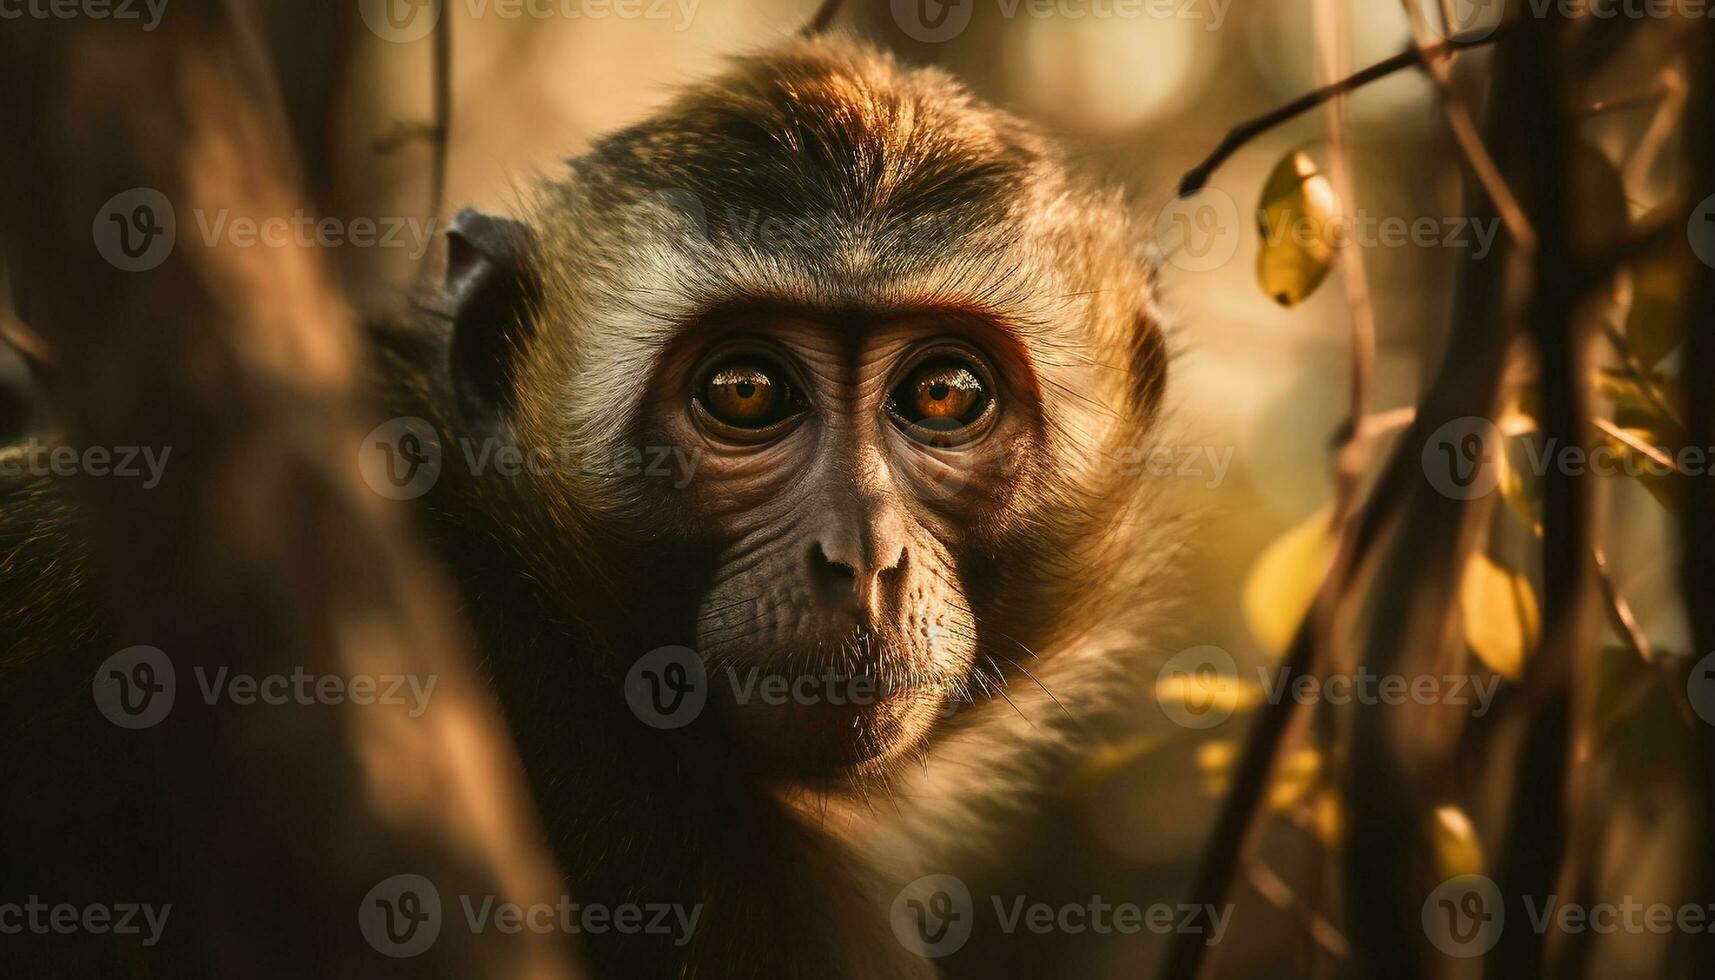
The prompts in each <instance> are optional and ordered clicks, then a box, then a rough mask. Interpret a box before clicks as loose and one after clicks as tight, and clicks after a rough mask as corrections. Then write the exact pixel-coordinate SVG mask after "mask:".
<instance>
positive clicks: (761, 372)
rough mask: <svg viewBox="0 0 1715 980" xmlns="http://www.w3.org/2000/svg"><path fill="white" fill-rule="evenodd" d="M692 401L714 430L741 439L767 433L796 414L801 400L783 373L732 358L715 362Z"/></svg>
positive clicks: (769, 365)
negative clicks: (717, 363) (704, 414)
mask: <svg viewBox="0 0 1715 980" xmlns="http://www.w3.org/2000/svg"><path fill="white" fill-rule="evenodd" d="M693 402H694V403H695V404H696V405H697V407H698V408H701V409H702V410H703V412H704V413H706V415H707V417H708V418H709V419H710V420H712V421H713V422H715V423H717V426H716V427H717V429H722V430H732V432H731V433H728V432H724V431H723V434H737V435H740V436H741V437H743V438H754V437H757V436H760V435H764V434H767V433H769V432H771V431H772V430H773V429H774V427H775V426H777V425H779V424H780V423H781V422H784V421H786V420H787V419H789V418H791V417H792V416H793V415H795V414H797V412H798V411H799V409H801V408H802V407H803V401H802V400H801V399H800V398H799V397H798V394H797V392H795V391H794V390H793V389H792V385H791V384H790V383H789V382H788V381H787V380H786V374H785V372H784V371H782V370H780V369H779V368H776V367H774V366H773V365H771V364H768V363H767V362H765V361H756V360H749V359H746V360H735V361H726V362H723V363H721V364H719V365H716V366H715V368H714V369H713V370H711V371H710V372H709V373H708V376H707V377H706V378H705V379H704V380H703V383H702V385H701V386H700V387H699V388H698V390H697V393H696V395H695V396H694V397H693Z"/></svg>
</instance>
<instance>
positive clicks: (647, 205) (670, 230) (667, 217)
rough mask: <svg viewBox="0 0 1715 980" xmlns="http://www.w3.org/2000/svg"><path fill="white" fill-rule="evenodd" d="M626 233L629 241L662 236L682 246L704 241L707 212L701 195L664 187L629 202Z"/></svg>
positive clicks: (707, 228) (707, 225)
mask: <svg viewBox="0 0 1715 980" xmlns="http://www.w3.org/2000/svg"><path fill="white" fill-rule="evenodd" d="M626 233H627V237H629V238H631V239H633V240H639V239H643V240H650V241H654V240H658V239H665V240H666V241H667V242H668V243H669V244H671V245H674V246H677V247H680V248H684V247H687V246H690V245H693V244H700V243H702V242H706V241H708V237H709V215H708V211H707V210H706V209H705V208H704V207H703V201H702V198H700V197H698V196H697V195H695V194H693V193H691V192H690V191H688V190H684V189H683V188H679V187H664V188H661V189H659V190H654V191H650V192H649V193H648V194H645V195H644V196H643V198H642V199H641V200H639V201H638V202H637V203H636V204H634V205H632V207H631V213H630V214H629V215H628V216H627V218H626Z"/></svg>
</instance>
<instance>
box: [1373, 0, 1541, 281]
mask: <svg viewBox="0 0 1715 980" xmlns="http://www.w3.org/2000/svg"><path fill="white" fill-rule="evenodd" d="M1402 2H1403V3H1404V5H1405V12H1406V15H1407V16H1408V17H1410V18H1411V31H1412V36H1413V38H1414V39H1415V43H1416V44H1417V45H1418V50H1420V51H1428V50H1429V47H1430V46H1426V45H1425V44H1424V43H1423V42H1424V38H1425V37H1426V36H1427V35H1428V33H1429V27H1428V25H1427V24H1426V23H1425V22H1424V19H1423V14H1422V11H1420V10H1419V9H1418V7H1417V5H1416V4H1415V3H1414V2H1413V0H1402ZM1449 6H1450V0H1449V3H1448V4H1445V5H1443V8H1442V11H1441V15H1442V17H1443V18H1447V17H1449V16H1451V15H1452V13H1451V11H1450V10H1449V9H1448V7H1449ZM1423 66H1424V69H1425V70H1426V71H1427V72H1428V73H1429V80H1430V82H1431V84H1433V85H1434V86H1435V92H1436V95H1437V101H1438V102H1439V103H1440V105H1441V114H1442V116H1443V117H1445V118H1446V120H1447V129H1448V131H1449V132H1451V133H1452V134H1453V141H1454V142H1455V143H1457V144H1458V145H1459V153H1460V155H1461V156H1462V157H1463V159H1464V162H1465V166H1466V167H1467V168H1468V169H1469V170H1470V172H1471V176H1472V177H1474V178H1476V180H1477V183H1479V184H1481V185H1482V186H1483V190H1484V191H1486V192H1487V193H1488V195H1489V199H1490V200H1492V201H1494V202H1495V210H1496V211H1497V212H1499V214H1500V216H1501V220H1502V221H1503V222H1505V223H1506V226H1507V232H1508V233H1509V234H1510V235H1512V237H1513V241H1515V242H1517V243H1518V245H1519V247H1520V248H1522V249H1525V250H1526V251H1530V250H1534V249H1535V248H1536V232H1535V230H1533V229H1532V228H1531V226H1530V221H1529V220H1527V219H1526V218H1525V216H1524V209H1523V208H1521V207H1520V206H1519V203H1518V198H1517V197H1515V196H1514V195H1513V192H1512V188H1511V187H1508V186H1507V182H1506V181H1505V180H1504V179H1502V178H1501V171H1500V168H1499V167H1497V166H1495V160H1494V157H1492V156H1490V155H1489V148H1488V147H1487V146H1485V145H1483V138H1482V135H1481V134H1479V133H1478V132H1477V124H1476V122H1475V121H1474V120H1472V118H1471V112H1470V110H1469V109H1468V108H1467V107H1466V106H1465V103H1464V102H1462V101H1460V100H1459V99H1458V98H1457V97H1456V96H1455V95H1454V94H1453V74H1452V72H1450V71H1449V70H1448V66H1447V62H1446V60H1445V59H1442V58H1430V57H1427V56H1426V57H1425V58H1424V59H1423Z"/></svg>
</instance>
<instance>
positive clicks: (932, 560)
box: [449, 41, 1166, 779]
mask: <svg viewBox="0 0 1715 980" xmlns="http://www.w3.org/2000/svg"><path fill="white" fill-rule="evenodd" d="M570 169H571V173H570V175H569V177H568V178H567V179H564V180H560V181H553V182H548V183H545V184H544V185H542V186H541V187H540V188H539V190H538V191H537V193H536V194H535V196H534V198H533V200H531V201H530V202H529V204H528V206H526V207H525V208H523V209H522V210H523V211H524V212H525V213H527V214H528V218H527V219H526V220H524V221H522V222H513V221H508V220H502V219H494V218H484V217H481V216H477V215H472V214H467V215H465V216H463V217H462V218H461V221H460V223H459V225H458V227H456V228H455V229H454V230H453V232H452V236H451V249H450V253H451V254H450V263H449V286H450V290H451V293H452V296H453V299H454V303H455V335H454V340H453V362H454V375H455V381H456V387H457V392H458V397H459V404H460V406H461V411H462V414H463V416H464V418H465V419H466V420H467V424H468V425H469V426H470V427H471V428H473V429H475V430H477V431H487V432H494V433H499V434H502V435H503V436H504V437H505V438H506V439H508V440H510V441H512V442H514V443H516V444H517V445H518V446H519V447H521V448H523V449H524V451H525V453H526V455H530V454H535V455H536V456H537V457H539V458H543V459H548V460H552V461H554V465H551V466H545V467H529V468H527V471H526V473H525V476H524V479H523V480H522V481H520V484H521V485H520V486H518V487H517V488H516V489H515V492H513V493H511V494H510V497H509V499H508V501H507V503H506V504H505V505H504V512H505V513H506V514H507V515H508V523H509V524H510V525H512V526H515V527H516V528H517V529H518V530H517V532H516V533H517V534H518V535H520V537H521V540H520V541H519V543H518V550H519V552H520V553H521V554H523V555H525V556H526V557H527V559H528V560H529V562H530V563H531V567H530V568H529V573H530V576H531V578H532V579H533V580H535V581H539V582H541V583H543V584H544V585H545V587H546V589H547V590H548V591H549V592H550V593H551V594H552V595H553V596H555V598H556V601H557V602H559V603H560V604H561V605H562V606H563V610H564V612H565V614H566V615H568V616H571V617H575V618H577V619H579V620H580V621H582V622H585V623H600V624H601V626H600V628H599V630H598V632H600V633H601V634H602V635H604V636H606V637H608V638H610V642H609V645H610V646H612V647H613V649H612V650H610V651H608V653H609V655H611V656H613V657H614V658H615V660H616V662H617V664H618V665H619V667H621V668H623V667H624V666H625V664H626V663H627V662H628V661H630V660H635V659H636V657H638V656H639V655H640V654H642V653H644V652H645V651H646V650H647V649H649V647H650V645H653V644H663V643H681V644H683V645H685V646H689V647H692V648H694V649H695V650H696V651H698V653H699V654H700V655H701V657H702V659H703V665H704V668H705V670H706V676H707V678H708V681H709V684H710V688H711V690H712V692H713V694H712V699H713V701H714V702H715V703H716V704H717V705H718V707H719V710H718V711H717V712H716V714H717V715H718V717H719V718H720V719H721V720H722V722H721V730H722V731H723V732H724V733H725V735H726V736H730V738H731V740H732V741H733V742H734V744H736V745H738V746H741V747H742V751H744V752H746V753H748V755H749V756H750V757H752V758H754V759H755V760H757V761H758V763H760V764H762V765H765V766H766V767H768V768H769V769H770V771H774V772H780V773H786V774H788V775H791V776H796V777H802V778H807V779H825V778H828V777H831V776H838V775H841V774H850V773H854V772H859V773H861V772H865V771H872V770H875V769H878V768H879V767H883V766H885V765H887V764H888V763H889V762H890V761H892V760H896V759H899V758H902V757H908V756H909V754H910V752H911V750H912V749H913V748H914V747H916V746H920V745H922V744H924V743H925V742H926V741H927V740H928V739H930V738H932V737H933V736H934V734H935V732H936V730H937V729H938V728H941V727H944V725H945V724H946V719H947V717H948V715H949V714H950V713H952V712H953V709H955V708H957V707H958V706H959V705H962V704H965V703H967V702H970V701H973V700H982V699H986V698H988V697H990V696H992V695H995V694H1002V695H1004V691H1003V689H1004V687H1005V686H1006V685H1007V684H1008V683H1009V681H1010V680H1012V679H1013V678H1014V677H1015V676H1016V675H1017V674H1018V673H1019V672H1021V671H1022V672H1024V673H1026V674H1028V673H1029V672H1030V671H1031V669H1032V666H1031V664H1029V663H1027V661H1030V660H1033V659H1036V658H1037V655H1038V652H1039V651H1047V650H1050V649H1052V648H1054V647H1055V646H1056V645H1057V644H1058V643H1060V642H1062V641H1064V640H1065V639H1066V638H1067V637H1069V636H1073V635H1077V634H1079V633H1080V632H1087V631H1089V630H1091V629H1093V628H1095V624H1097V623H1098V622H1099V621H1100V620H1101V617H1104V616H1107V615H1111V614H1114V613H1116V612H1119V611H1123V609H1124V607H1125V605H1126V604H1127V601H1128V600H1127V596H1126V594H1125V590H1126V589H1127V588H1129V587H1131V586H1132V585H1133V584H1135V582H1134V581H1133V578H1132V577H1131V575H1130V572H1129V571H1128V570H1129V569H1132V568H1134V567H1136V566H1137V565H1139V564H1140V563H1143V562H1144V561H1146V557H1145V556H1143V555H1133V554H1128V553H1127V552H1128V549H1131V548H1132V547H1134V546H1135V545H1136V544H1137V540H1138V539H1136V538H1135V537H1134V536H1133V535H1132V533H1131V531H1132V528H1133V527H1134V526H1135V525H1136V524H1137V523H1138V522H1139V521H1140V517H1139V515H1140V513H1141V511H1140V510H1139V500H1140V479H1141V475H1140V474H1138V473H1136V472H1131V471H1128V470H1127V469H1126V468H1125V467H1123V466H1120V465H1118V461H1119V460H1120V459H1121V458H1122V454H1123V451H1124V450H1125V449H1126V448H1128V447H1133V446H1135V445H1136V440H1137V439H1138V438H1139V437H1140V436H1141V435H1142V434H1143V433H1144V432H1146V431H1147V429H1148V428H1149V426H1150V423H1151V420H1152V418H1153V416H1154V414H1155V410H1156V407H1157V404H1158V403H1159V401H1160V398H1161V393H1162V386H1163V382H1164V376H1165V362H1166V358H1165V354H1164V348H1163V341H1162V337H1161V332H1160V330H1159V329H1158V327H1157V325H1156V320H1155V318H1154V317H1153V316H1152V314H1151V312H1150V307H1149V303H1150V279H1149V272H1148V265H1147V262H1146V260H1145V258H1144V252H1143V249H1142V248H1141V247H1140V245H1139V240H1138V238H1137V236H1136V235H1135V233H1134V227H1133V222H1132V221H1131V219H1130V218H1129V217H1128V216H1127V214H1126V209H1125V208H1124V207H1123V206H1122V204H1121V202H1120V200H1119V198H1118V197H1117V196H1116V195H1112V194H1108V193H1104V192H1101V191H1099V190H1096V189H1094V188H1093V187H1091V186H1088V185H1087V184H1086V183H1085V182H1083V181H1081V180H1079V179H1076V178H1074V177H1073V176H1072V175H1071V173H1070V172H1069V170H1068V168H1067V167H1066V166H1065V164H1064V163H1063V162H1062V160H1061V158H1060V157H1059V156H1058V155H1057V154H1056V153H1055V152H1054V151H1053V150H1052V149H1051V148H1050V147H1049V145H1048V144H1047V143H1046V142H1045V141H1044V140H1043V139H1042V138H1040V137H1039V136H1038V135H1036V134H1035V133H1034V132H1033V131H1032V130H1031V129H1030V128H1029V127H1027V126H1026V125H1024V124H1023V123H1021V122H1019V121H1018V120H1016V119H1014V118H1012V117H1010V116H1008V115H1006V114H1004V113H1001V112H998V111H996V110H993V109H990V108H988V107H985V106H983V105H980V104H979V103H977V102H975V101H973V100H972V99H971V98H970V97H969V96H968V95H967V94H966V93H965V92H964V91H963V90H962V89H960V88H959V87H958V86H957V85H956V84H955V83H953V82H952V81H951V80H950V79H948V78H947V77H945V76H944V75H942V74H940V73H938V72H935V71H926V70H909V69H905V68H902V67H899V66H897V65H895V64H894V63H893V62H892V61H890V60H888V59H887V58H885V57H883V56H880V55H876V54H873V53H869V52H867V51H864V50H862V49H858V48H854V47H850V46H846V45H843V44H840V43H835V42H829V41H812V42H801V43H797V44H794V45H792V46H789V47H787V48H785V49H784V50H781V51H777V52H774V53H771V54H768V55H766V56H761V57H756V58H752V59H747V60H742V61H740V62H739V63H738V64H736V65H735V66H734V68H733V69H732V70H731V71H730V72H729V74H727V75H726V76H725V77H723V78H721V79H719V80H717V81H716V82H714V83H713V84H707V85H700V86H696V87H694V88H692V89H690V90H689V91H687V92H686V93H685V94H683V95H681V96H680V97H679V98H678V99H677V100H676V101H674V102H673V103H671V104H670V105H669V106H668V107H667V108H666V109H664V110H663V111H661V112H660V113H658V114H657V115H655V116H654V117H653V118H651V119H649V120H647V121H645V122H643V123H641V124H639V125H636V126H634V127H632V128H630V129H627V130H625V131H623V132H620V133H618V134H617V135H614V136H611V137H609V138H607V139H604V140H602V141H600V142H598V143H597V144H596V145H595V146H594V147H593V148H592V149H591V151H590V152H589V153H588V154H587V155H585V156H583V157H580V158H578V159H576V160H573V161H572V162H571V167H570ZM656 464H659V465H656ZM1115 555H1122V556H1123V564H1122V563H1117V562H1116V561H1115V560H1114V556H1115Z"/></svg>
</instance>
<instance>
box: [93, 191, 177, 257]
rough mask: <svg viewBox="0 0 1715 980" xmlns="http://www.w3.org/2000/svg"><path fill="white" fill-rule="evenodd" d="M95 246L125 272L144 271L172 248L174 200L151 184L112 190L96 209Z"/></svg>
mask: <svg viewBox="0 0 1715 980" xmlns="http://www.w3.org/2000/svg"><path fill="white" fill-rule="evenodd" d="M90 231H91V233H92V234H93V235H94V236H95V250H96V251H97V252H100V253H101V257H102V258H104V259H106V260H107V262H108V264H109V265H111V266H113V267H114V268H115V269H119V270H122V271H124V272H147V271H149V270H150V269H153V268H155V267H156V266H158V265H160V264H161V263H162V262H165V261H167V256H169V255H171V254H172V252H173V242H175V241H177V240H178V219H177V218H176V217H175V216H174V214H173V202H171V201H169V200H167V195H165V194H162V193H161V192H160V191H158V190H155V189H154V188H153V187H133V188H131V189H130V190H128V191H125V192H123V193H120V194H115V195H113V196H112V197H110V198H108V199H107V203H106V204H103V205H102V206H101V209H100V210H99V211H97V212H96V213H95V224H94V225H93V226H92V227H91V229H90Z"/></svg>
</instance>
